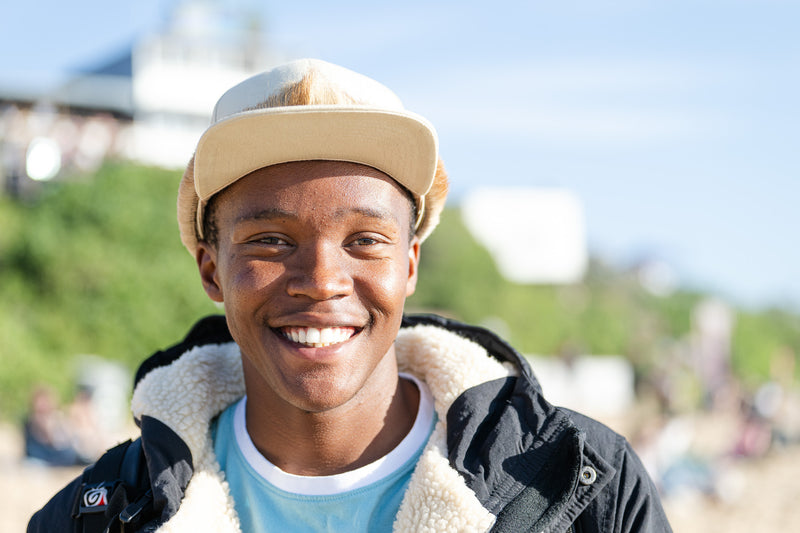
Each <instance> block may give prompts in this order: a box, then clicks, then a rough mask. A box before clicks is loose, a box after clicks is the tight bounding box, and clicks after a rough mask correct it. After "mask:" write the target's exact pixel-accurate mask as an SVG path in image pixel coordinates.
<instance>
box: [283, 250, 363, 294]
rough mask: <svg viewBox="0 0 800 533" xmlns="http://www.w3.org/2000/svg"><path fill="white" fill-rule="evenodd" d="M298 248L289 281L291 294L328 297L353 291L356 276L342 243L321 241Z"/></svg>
mask: <svg viewBox="0 0 800 533" xmlns="http://www.w3.org/2000/svg"><path fill="white" fill-rule="evenodd" d="M298 252H299V253H295V254H294V261H292V265H291V272H290V275H289V277H288V281H287V284H286V292H287V293H288V294H289V295H290V296H297V297H300V296H305V297H307V298H311V299H312V300H319V301H324V300H332V299H337V298H342V297H345V296H348V295H349V294H351V293H352V291H353V279H352V276H351V275H350V272H349V270H348V268H347V259H346V257H345V254H344V253H343V252H342V250H341V249H340V247H338V246H336V245H333V244H326V243H317V244H314V245H308V246H304V247H302V248H301V249H298Z"/></svg>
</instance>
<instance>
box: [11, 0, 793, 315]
mask: <svg viewBox="0 0 800 533" xmlns="http://www.w3.org/2000/svg"><path fill="white" fill-rule="evenodd" d="M236 3H238V4H247V2H245V0H239V1H238V2H236ZM174 4H175V2H168V1H164V0H161V1H159V0H137V1H133V0H128V1H118V2H101V1H99V0H75V1H73V2H70V3H64V2H55V1H54V0H48V1H36V0H29V1H27V2H13V3H12V2H8V3H6V5H4V6H3V7H2V11H0V13H2V17H0V47H2V48H1V49H2V50H4V52H3V54H1V55H0V83H3V84H5V85H16V86H19V87H25V86H31V87H37V86H42V85H46V84H48V83H55V82H56V81H57V80H58V79H61V78H62V77H63V76H64V75H65V73H66V72H68V71H69V70H70V69H73V68H76V67H81V66H85V65H87V64H91V63H92V62H94V61H95V60H99V59H103V58H105V57H108V56H109V55H113V54H114V53H115V52H116V51H119V50H121V49H124V48H125V47H126V46H128V45H129V44H130V43H131V42H133V41H134V40H135V39H136V38H137V37H138V36H141V35H143V34H146V33H147V32H150V31H153V30H154V29H156V28H157V27H159V25H161V24H163V23H164V21H165V19H166V17H167V15H168V13H169V12H170V8H171V6H172V5H174ZM249 5H258V6H259V9H261V10H262V11H263V13H264V14H265V22H266V26H267V29H268V31H269V33H268V42H269V43H270V44H271V45H272V46H274V47H276V48H278V49H280V50H281V51H283V52H284V53H286V54H288V55H290V56H298V57H299V56H315V57H320V58H322V59H326V60H329V61H332V62H335V63H339V64H342V65H345V66H347V67H350V68H352V69H354V70H357V71H360V72H363V73H365V74H368V75H370V76H372V77H374V78H376V79H378V80H379V81H382V82H383V83H385V84H386V85H388V86H389V87H391V88H393V89H394V90H395V91H396V92H397V93H398V94H399V95H400V96H401V98H402V99H403V100H404V102H405V104H406V106H407V107H409V108H410V109H412V110H415V111H417V112H419V113H421V114H423V115H425V116H426V117H427V118H429V119H430V120H431V121H432V122H433V123H434V124H435V125H436V126H437V129H438V130H439V135H440V139H441V150H442V156H443V158H444V160H445V163H446V164H447V167H448V169H449V171H450V174H451V178H452V181H453V197H454V199H456V200H457V199H458V197H459V196H460V195H463V194H464V193H465V192H467V191H469V190H470V189H471V188H473V187H476V186H481V185H487V184H492V185H506V186H545V187H565V188H568V189H570V190H572V191H574V192H575V194H577V195H578V197H579V198H580V200H581V201H582V203H583V205H584V208H585V214H586V222H587V231H588V237H589V243H590V247H591V249H592V251H593V252H594V253H597V254H599V255H601V256H604V257H606V258H608V259H609V260H612V261H614V262H617V263H619V264H625V263H626V262H629V261H632V260H635V259H637V258H639V257H642V256H654V257H658V258H661V259H664V260H666V261H667V262H669V263H671V264H672V265H673V266H674V267H675V268H676V269H677V272H678V274H679V276H680V279H681V281H682V282H683V283H684V284H686V285H689V286H694V287H699V288H704V289H708V290H712V291H715V292H718V293H719V294H721V295H724V296H727V297H730V298H731V299H733V301H735V302H737V303H745V304H748V305H757V306H763V305H767V304H770V303H789V304H792V305H795V306H798V307H800V246H798V244H797V242H798V240H799V239H798V238H797V237H796V236H795V234H796V233H797V230H798V228H800V209H799V208H798V204H800V153H799V151H798V144H799V141H800V132H799V131H798V129H799V128H800V126H798V124H800V97H799V96H798V95H800V68H798V66H800V34H798V32H797V25H798V22H800V0H799V1H791V0H782V1H781V0H762V1H756V0H750V1H745V0H729V1H721V0H719V1H712V0H673V1H666V0H664V1H661V2H656V1H633V0H618V1H611V2H603V1H599V0H594V1H588V0H587V1H568V0H567V1H560V2H552V1H548V2H545V1H528V2H510V1H505V0H500V1H494V2H480V3H478V2H469V1H461V2H458V1H443V2H424V1H418V0H408V1H405V2H391V3H385V4H384V3H380V2H365V1H364V2H361V1H346V0H342V1H339V2H322V1H309V2H280V3H279V2H263V3H260V4H258V3H255V2H249Z"/></svg>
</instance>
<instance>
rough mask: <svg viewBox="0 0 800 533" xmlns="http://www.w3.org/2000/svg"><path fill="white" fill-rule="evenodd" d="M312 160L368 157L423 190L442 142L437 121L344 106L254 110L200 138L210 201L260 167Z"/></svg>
mask: <svg viewBox="0 0 800 533" xmlns="http://www.w3.org/2000/svg"><path fill="white" fill-rule="evenodd" d="M308 160H333V161H349V162H354V163H361V164H364V165H367V166H370V167H373V168H376V169H378V170H380V171H381V172H384V173H385V174H387V175H389V176H390V177H392V178H393V179H394V180H396V181H397V182H398V183H400V184H401V185H403V186H404V187H406V188H407V189H409V190H410V191H411V192H412V193H414V194H415V195H417V196H423V195H425V194H426V193H427V192H428V189H430V186H431V183H432V182H433V178H434V175H435V172H436V164H437V161H438V140H437V137H436V133H435V130H434V129H433V126H431V125H430V123H428V122H427V121H426V120H425V119H424V118H422V117H420V116H419V115H416V114H414V113H410V112H406V111H387V110H383V109H374V108H370V107H363V106H341V105H325V106H289V107H273V108H267V109H259V110H254V111H247V112H244V113H240V114H238V115H234V116H232V117H230V118H227V119H225V120H222V121H220V122H218V123H216V124H214V125H213V126H211V127H210V128H208V130H206V132H205V133H204V134H203V136H202V137H201V138H200V141H199V142H198V144H197V151H196V153H195V167H194V177H195V188H196V190H197V195H198V196H199V198H200V201H201V203H205V202H206V201H207V200H208V199H209V198H211V196H213V195H214V194H216V193H217V192H219V191H221V190H223V189H224V188H226V187H228V186H229V185H231V184H232V183H234V182H235V181H237V180H238V179H240V178H242V177H244V176H246V175H247V174H250V173H251V172H253V171H255V170H258V169H259V168H263V167H266V166H270V165H276V164H279V163H288V162H291V161H308Z"/></svg>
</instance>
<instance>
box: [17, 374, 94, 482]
mask: <svg viewBox="0 0 800 533" xmlns="http://www.w3.org/2000/svg"><path fill="white" fill-rule="evenodd" d="M23 432H24V438H25V457H26V458H27V459H28V460H31V461H35V462H40V463H42V464H45V465H48V466H74V465H78V464H87V463H88V462H87V461H85V460H84V458H83V457H82V456H81V454H80V453H78V451H77V450H76V449H75V447H74V439H73V436H74V432H73V431H72V428H71V426H70V423H69V420H68V418H67V417H65V416H64V413H62V412H61V409H60V408H59V405H58V400H57V398H56V395H55V392H53V390H52V389H50V388H49V387H46V386H39V387H37V388H36V389H34V391H33V393H32V394H31V400H30V408H29V411H28V415H27V417H26V418H25V423H24V429H23Z"/></svg>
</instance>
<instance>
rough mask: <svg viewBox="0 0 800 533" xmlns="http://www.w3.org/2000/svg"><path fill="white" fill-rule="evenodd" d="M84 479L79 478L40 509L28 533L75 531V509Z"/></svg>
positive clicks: (29, 524) (30, 524) (32, 519)
mask: <svg viewBox="0 0 800 533" xmlns="http://www.w3.org/2000/svg"><path fill="white" fill-rule="evenodd" d="M81 483H82V477H81V476H79V477H77V478H75V479H74V480H72V482H71V483H70V484H69V485H67V486H66V487H64V488H63V489H61V491H60V492H58V494H56V495H55V496H53V498H52V499H50V501H49V502H47V504H45V506H44V507H42V508H41V509H39V510H38V511H37V512H36V513H35V514H34V515H33V516H32V517H31V519H30V522H29V523H28V529H27V533H46V532H50V531H63V532H65V533H66V532H69V531H73V529H74V528H75V527H76V524H75V521H74V520H73V518H72V513H73V507H74V506H75V501H76V500H77V498H78V492H79V491H80V488H81Z"/></svg>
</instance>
